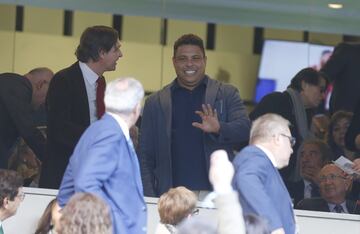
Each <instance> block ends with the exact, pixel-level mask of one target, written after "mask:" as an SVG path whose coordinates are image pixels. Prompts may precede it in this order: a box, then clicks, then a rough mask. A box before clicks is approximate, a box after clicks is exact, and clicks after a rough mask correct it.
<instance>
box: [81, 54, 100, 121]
mask: <svg viewBox="0 0 360 234" xmlns="http://www.w3.org/2000/svg"><path fill="white" fill-rule="evenodd" d="M79 66H80V70H81V72H82V74H83V77H84V83H85V88H86V93H87V98H88V103H89V114H90V123H93V122H95V121H96V120H97V119H98V118H97V110H96V109H97V108H96V87H97V83H96V81H97V79H98V78H99V75H98V74H96V73H95V72H94V71H93V70H91V68H90V67H89V66H88V65H86V63H83V62H80V61H79Z"/></svg>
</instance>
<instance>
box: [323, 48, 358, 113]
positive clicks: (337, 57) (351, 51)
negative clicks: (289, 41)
mask: <svg viewBox="0 0 360 234" xmlns="http://www.w3.org/2000/svg"><path fill="white" fill-rule="evenodd" d="M321 71H322V72H323V73H324V74H325V75H326V77H327V79H328V80H329V81H330V82H333V87H334V88H333V91H332V96H331V99H330V113H335V112H336V111H338V110H346V111H351V112H353V111H354V109H355V106H356V104H357V102H358V101H360V92H359V87H360V79H359V76H360V44H349V43H340V44H339V45H337V46H336V47H335V50H334V52H333V54H332V56H331V57H330V59H329V60H328V62H327V63H326V64H325V66H324V67H323V68H322V69H321Z"/></svg>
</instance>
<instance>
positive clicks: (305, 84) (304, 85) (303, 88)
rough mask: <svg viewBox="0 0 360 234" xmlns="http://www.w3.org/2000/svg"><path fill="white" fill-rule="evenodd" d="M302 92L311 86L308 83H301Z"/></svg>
mask: <svg viewBox="0 0 360 234" xmlns="http://www.w3.org/2000/svg"><path fill="white" fill-rule="evenodd" d="M300 84H301V90H305V88H306V87H307V86H308V85H309V84H308V83H306V82H305V81H301V83H300Z"/></svg>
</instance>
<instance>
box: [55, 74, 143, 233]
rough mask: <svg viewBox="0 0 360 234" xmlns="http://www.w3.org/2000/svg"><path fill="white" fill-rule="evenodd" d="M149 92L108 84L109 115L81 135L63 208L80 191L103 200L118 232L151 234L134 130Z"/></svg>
mask: <svg viewBox="0 0 360 234" xmlns="http://www.w3.org/2000/svg"><path fill="white" fill-rule="evenodd" d="M143 97H144V90H143V88H142V85H141V84H140V82H139V81H137V80H134V79H131V78H126V79H117V80H115V81H112V82H110V83H109V84H108V87H107V89H106V93H105V106H106V114H105V115H104V116H103V117H102V118H101V120H99V121H96V122H95V123H93V124H91V125H90V127H89V128H88V129H87V130H86V131H85V132H84V134H83V135H82V136H81V138H80V140H79V143H78V144H77V145H76V148H75V150H74V153H73V155H72V156H71V158H70V161H69V164H68V166H67V168H66V171H65V174H64V178H63V180H62V183H61V187H60V191H59V195H58V201H59V205H60V206H61V207H63V206H64V205H66V203H67V202H68V201H69V199H70V197H71V196H72V195H73V194H74V193H76V192H88V193H94V194H96V195H98V196H100V197H101V198H103V199H104V200H105V201H106V202H107V204H108V205H109V207H110V209H111V213H112V223H113V233H114V234H119V233H127V234H140V233H146V218H147V217H146V213H147V212H146V204H145V201H144V196H143V187H142V183H141V176H140V167H139V162H138V158H137V156H136V153H135V149H134V148H133V144H132V141H131V139H130V134H129V128H130V127H131V126H133V125H134V124H135V123H136V120H137V118H138V117H139V114H140V106H141V100H142V98H143Z"/></svg>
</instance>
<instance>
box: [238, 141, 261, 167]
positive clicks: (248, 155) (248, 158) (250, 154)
mask: <svg viewBox="0 0 360 234" xmlns="http://www.w3.org/2000/svg"><path fill="white" fill-rule="evenodd" d="M267 161H268V159H266V155H265V153H264V152H263V151H262V150H261V149H260V148H258V147H256V146H254V145H249V146H246V147H245V148H244V149H242V150H241V151H240V152H239V153H238V154H237V155H236V156H235V159H234V164H235V165H236V164H243V163H244V162H248V163H252V162H256V164H259V163H262V162H263V163H265V164H267V163H268V162H267Z"/></svg>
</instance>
